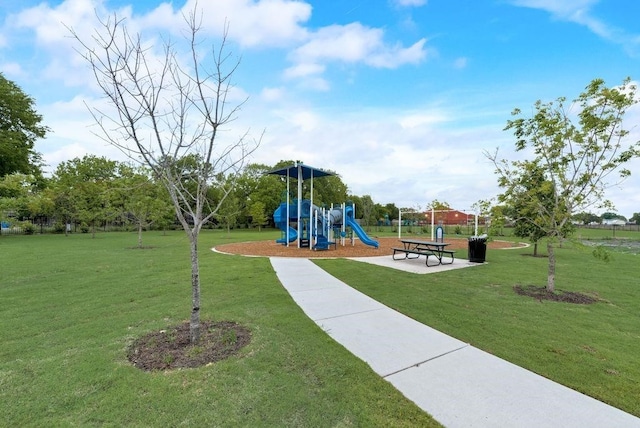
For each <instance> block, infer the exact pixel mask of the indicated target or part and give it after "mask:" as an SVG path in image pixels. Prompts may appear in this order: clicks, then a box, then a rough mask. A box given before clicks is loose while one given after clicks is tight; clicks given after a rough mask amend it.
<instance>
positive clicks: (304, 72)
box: [284, 22, 428, 89]
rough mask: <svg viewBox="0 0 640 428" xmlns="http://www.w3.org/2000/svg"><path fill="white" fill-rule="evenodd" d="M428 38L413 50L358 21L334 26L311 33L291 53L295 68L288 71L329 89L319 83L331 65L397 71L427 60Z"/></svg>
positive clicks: (287, 74)
mask: <svg viewBox="0 0 640 428" xmlns="http://www.w3.org/2000/svg"><path fill="white" fill-rule="evenodd" d="M425 44H426V39H420V40H418V41H417V42H415V43H414V44H413V45H411V46H409V47H404V46H402V45H401V44H400V43H396V44H393V45H390V44H388V43H386V42H385V41H384V31H383V30H382V29H379V28H371V27H366V26H364V25H362V24H360V23H358V22H354V23H350V24H347V25H330V26H327V27H323V28H320V29H319V30H317V31H316V32H314V33H310V35H309V40H308V41H307V42H306V43H304V44H303V45H301V46H299V47H298V48H296V49H294V50H293V51H292V52H291V53H290V54H289V59H290V61H292V62H293V65H292V66H291V67H289V68H287V69H286V70H285V73H284V76H285V77H286V78H310V79H315V80H312V82H314V83H310V84H308V86H313V87H318V88H320V89H326V88H327V87H328V84H325V82H324V81H318V80H317V79H319V75H321V74H323V73H324V72H325V71H326V67H327V64H329V63H343V64H358V63H361V64H365V65H368V66H371V67H375V68H387V69H395V68H398V67H400V66H402V65H405V64H418V63H420V62H422V61H424V60H425V58H426V57H427V52H428V51H427V49H426V48H425Z"/></svg>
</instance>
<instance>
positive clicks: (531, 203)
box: [499, 162, 573, 256]
mask: <svg viewBox="0 0 640 428" xmlns="http://www.w3.org/2000/svg"><path fill="white" fill-rule="evenodd" d="M522 167H523V168H524V169H526V174H525V175H523V176H521V177H520V180H521V181H520V182H518V183H516V182H514V183H513V185H512V186H511V187H510V188H509V189H508V190H507V191H506V192H505V193H504V194H502V195H501V196H500V198H499V199H500V200H501V201H505V202H507V203H508V206H507V213H508V215H509V217H511V218H512V219H513V221H514V227H513V234H514V235H515V236H517V237H520V238H527V239H529V241H530V242H531V243H532V244H533V255H534V256H537V255H538V242H539V241H540V240H541V239H542V238H544V237H545V236H547V231H546V229H545V223H544V222H545V221H546V220H547V219H548V218H549V216H550V215H551V213H552V211H553V210H554V209H557V210H558V214H559V215H560V216H566V215H567V213H566V211H565V210H562V209H558V207H556V206H555V198H554V192H553V183H551V182H550V181H549V180H547V179H546V178H545V174H544V170H543V169H542V168H541V167H540V166H539V165H537V164H535V163H530V162H523V163H522ZM563 224H564V226H563V228H562V231H561V232H562V233H561V235H560V236H561V237H562V238H565V237H567V236H569V234H570V233H571V232H572V231H573V224H572V223H571V222H569V221H566V222H564V223H563Z"/></svg>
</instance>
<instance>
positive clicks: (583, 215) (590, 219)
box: [572, 211, 602, 224]
mask: <svg viewBox="0 0 640 428" xmlns="http://www.w3.org/2000/svg"><path fill="white" fill-rule="evenodd" d="M572 220H573V221H576V222H578V223H580V224H591V223H598V224H600V223H602V219H601V218H600V216H598V215H595V214H593V213H590V212H586V211H583V212H580V213H578V214H575V215H574V216H573V218H572Z"/></svg>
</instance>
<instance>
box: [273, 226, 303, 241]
mask: <svg viewBox="0 0 640 428" xmlns="http://www.w3.org/2000/svg"><path fill="white" fill-rule="evenodd" d="M276 226H278V228H279V229H280V230H282V231H283V232H284V231H285V228H286V227H287V223H280V222H278V223H277V224H276ZM287 239H288V240H289V242H293V241H295V240H296V239H298V231H297V230H295V229H294V228H293V227H291V226H289V232H288V233H287ZM276 242H277V243H278V244H286V243H287V241H286V240H285V238H280V239H276Z"/></svg>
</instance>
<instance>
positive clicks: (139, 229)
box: [138, 222, 142, 248]
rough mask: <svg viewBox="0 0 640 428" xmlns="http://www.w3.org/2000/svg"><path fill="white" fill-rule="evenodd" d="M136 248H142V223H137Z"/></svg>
mask: <svg viewBox="0 0 640 428" xmlns="http://www.w3.org/2000/svg"><path fill="white" fill-rule="evenodd" d="M138 248H142V222H138Z"/></svg>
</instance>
